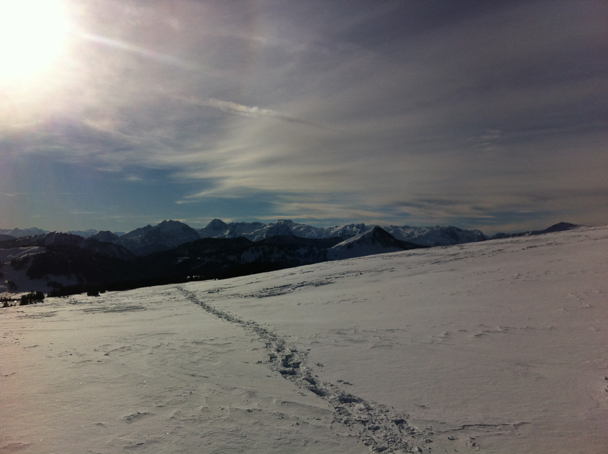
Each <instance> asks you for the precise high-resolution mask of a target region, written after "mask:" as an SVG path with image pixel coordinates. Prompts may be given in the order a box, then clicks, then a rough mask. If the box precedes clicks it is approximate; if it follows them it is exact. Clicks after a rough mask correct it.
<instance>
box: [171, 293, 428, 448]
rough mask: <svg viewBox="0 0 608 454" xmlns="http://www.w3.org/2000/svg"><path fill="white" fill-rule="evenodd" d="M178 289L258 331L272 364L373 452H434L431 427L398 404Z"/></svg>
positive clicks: (234, 320) (238, 321)
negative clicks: (351, 385) (337, 379)
mask: <svg viewBox="0 0 608 454" xmlns="http://www.w3.org/2000/svg"><path fill="white" fill-rule="evenodd" d="M177 289H178V290H179V291H180V292H181V293H182V294H183V295H184V296H185V297H186V299H188V300H189V301H191V302H193V303H194V304H197V305H198V306H200V307H201V308H202V309H203V310H205V311H206V312H208V313H210V314H212V315H214V316H216V317H218V318H220V319H222V320H225V321H227V322H230V323H233V324H237V325H240V326H242V327H243V328H245V329H247V330H249V331H251V332H253V333H254V334H256V335H257V336H258V337H259V338H260V339H261V340H262V341H263V342H264V344H265V348H266V350H267V351H268V366H269V368H270V369H271V370H273V371H276V372H278V373H280V374H281V376H282V377H283V378H285V379H287V380H290V381H292V382H293V383H295V384H296V385H297V386H298V387H300V388H302V389H307V390H308V391H310V392H312V393H314V394H316V395H317V396H319V397H320V398H322V399H324V400H326V401H327V402H328V403H329V405H330V406H331V407H332V408H333V411H334V421H335V422H337V423H339V424H342V425H344V426H345V427H346V428H347V429H348V430H349V431H350V432H351V433H352V434H353V435H355V436H356V437H358V439H359V440H361V442H362V443H363V444H365V445H366V446H368V447H369V448H370V451H371V452H385V453H429V454H430V453H431V452H432V448H431V443H432V441H433V440H432V438H431V437H432V435H433V434H434V432H433V431H432V430H431V429H424V430H420V429H418V428H415V427H413V426H411V425H409V424H408V419H409V415H407V414H404V413H400V412H398V411H396V410H395V409H394V408H391V407H388V406H386V405H382V404H378V403H375V402H369V401H366V400H364V399H362V398H360V397H357V396H354V395H352V394H349V393H347V392H345V391H344V390H343V389H341V387H340V386H339V385H337V384H334V383H328V382H324V381H320V380H319V379H318V376H317V375H315V373H314V370H313V369H312V368H311V367H309V366H308V365H307V361H306V360H307V356H308V354H307V352H304V351H301V350H299V349H298V348H297V347H296V346H294V345H289V344H288V343H287V342H286V341H285V339H284V338H282V337H280V336H278V335H277V334H275V333H273V332H271V331H269V330H268V329H266V328H264V327H262V326H260V325H259V324H258V323H256V322H254V321H250V320H243V319H241V318H239V317H236V316H234V315H232V314H229V313H228V312H224V311H221V310H219V309H217V308H215V307H213V306H211V305H209V304H207V303H205V302H204V301H202V300H200V299H199V298H198V297H197V296H196V295H195V294H194V293H193V292H190V291H188V290H186V289H185V288H183V287H182V286H178V287H177Z"/></svg>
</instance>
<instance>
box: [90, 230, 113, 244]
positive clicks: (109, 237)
mask: <svg viewBox="0 0 608 454" xmlns="http://www.w3.org/2000/svg"><path fill="white" fill-rule="evenodd" d="M89 238H91V239H93V240H97V241H101V242H103V243H115V242H116V241H118V239H119V238H120V237H119V236H118V235H116V234H115V233H112V232H110V231H109V230H103V231H101V232H97V233H96V234H94V235H92V236H90V237H89Z"/></svg>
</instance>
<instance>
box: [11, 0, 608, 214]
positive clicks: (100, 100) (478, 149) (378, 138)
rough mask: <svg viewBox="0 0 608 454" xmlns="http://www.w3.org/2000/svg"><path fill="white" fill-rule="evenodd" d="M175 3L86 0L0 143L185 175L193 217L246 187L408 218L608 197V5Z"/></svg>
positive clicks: (300, 205) (556, 207)
mask: <svg viewBox="0 0 608 454" xmlns="http://www.w3.org/2000/svg"><path fill="white" fill-rule="evenodd" d="M182 3H183V5H182V4H181V3H178V4H174V3H172V2H168V1H163V0H160V1H157V2H150V3H147V2H142V3H140V4H138V5H137V8H136V9H137V11H136V12H133V11H131V10H129V11H126V10H125V7H124V5H123V4H122V3H121V2H118V1H114V0H112V1H109V2H102V3H100V4H96V6H89V7H88V8H90V9H91V11H90V12H89V13H90V15H91V17H93V18H95V20H91V21H90V23H89V28H90V30H89V29H87V28H86V27H84V29H85V30H87V31H86V33H89V35H87V38H86V39H80V40H79V41H77V44H75V49H76V51H74V52H75V53H74V55H72V57H71V59H68V60H66V62H65V63H66V64H64V65H63V66H62V67H61V70H60V72H59V73H57V75H56V76H55V78H53V79H49V81H48V84H47V86H46V88H44V89H43V88H40V87H38V88H37V90H34V91H31V92H26V91H22V92H19V93H14V94H7V96H8V98H7V99H9V101H10V102H6V103H0V131H1V135H0V154H1V155H2V156H4V157H6V156H10V159H11V160H13V161H14V162H19V160H23V159H25V157H26V156H34V155H35V156H45V157H47V158H50V157H52V158H53V159H54V160H56V161H57V162H64V163H72V164H74V165H78V166H82V167H86V168H91V169H94V170H95V171H97V172H99V173H100V174H102V176H99V178H100V181H107V180H104V179H105V178H109V177H108V176H106V174H115V175H116V174H118V175H119V176H118V178H119V179H120V180H121V181H123V182H124V181H126V183H132V190H134V191H141V188H142V187H144V186H145V185H146V184H148V183H151V177H150V175H151V174H152V173H154V172H158V173H159V174H162V176H159V177H158V181H155V184H156V183H158V185H157V186H154V187H152V185H151V186H150V188H151V189H150V191H157V192H151V193H150V197H152V195H153V194H154V195H155V196H156V197H157V198H158V197H159V196H160V195H162V189H161V188H162V185H163V184H165V185H168V186H169V185H170V186H171V187H172V188H173V187H177V186H176V185H181V186H179V187H180V189H179V190H177V189H176V190H175V193H176V194H177V195H176V197H175V199H174V201H173V202H172V203H173V205H175V206H176V207H177V209H178V210H182V211H180V217H182V218H186V217H189V218H195V217H196V216H195V215H194V214H192V213H195V211H197V210H199V211H200V210H210V211H211V210H212V211H213V212H214V216H217V217H221V216H222V215H225V216H226V217H232V218H237V217H238V213H235V212H234V211H231V208H230V207H231V206H235V205H237V203H238V202H239V201H243V200H247V202H248V203H250V202H251V203H252V204H255V202H253V201H254V200H257V201H260V200H262V201H263V202H259V203H260V205H255V206H256V207H260V210H263V211H259V214H258V216H259V217H260V218H266V217H268V216H277V217H288V216H292V217H297V218H298V219H311V220H312V219H319V220H323V219H325V220H327V219H337V218H343V219H345V220H356V219H357V218H361V219H376V220H377V219H380V218H382V217H383V216H384V217H385V218H386V219H397V218H398V217H400V216H401V217H402V218H403V219H407V221H408V222H410V223H412V224H416V223H427V222H433V223H445V222H450V223H455V224H459V223H460V222H466V223H468V224H469V225H473V224H475V223H476V222H477V223H479V225H494V222H500V223H505V225H507V224H508V225H512V223H509V222H507V221H506V219H507V218H508V216H509V215H510V216H512V217H513V219H515V218H517V219H518V221H517V222H520V223H524V222H527V220H528V219H530V218H532V217H534V216H537V217H538V218H539V219H541V218H542V220H543V222H544V220H548V219H549V218H551V217H557V216H560V217H563V219H558V220H568V219H566V218H569V219H570V218H571V217H575V216H576V217H577V219H571V220H573V221H575V222H576V221H578V222H590V221H589V220H594V222H598V220H599V219H604V217H602V216H601V215H599V214H598V213H606V212H608V201H606V200H602V198H601V197H600V196H598V195H597V194H601V193H604V191H606V190H607V189H608V183H607V182H606V178H605V171H604V169H606V168H608V155H607V154H606V149H605V143H606V142H607V139H608V134H607V132H606V131H607V130H606V118H608V111H607V108H606V103H605V102H603V100H604V99H605V97H606V95H607V94H608V93H607V92H606V87H607V86H608V85H607V84H606V80H607V77H608V76H607V75H606V68H605V59H602V58H599V56H601V55H605V54H606V52H608V48H607V46H608V44H606V43H608V32H607V31H606V27H605V24H604V23H603V22H602V20H601V17H602V16H601V14H598V11H600V10H601V8H600V7H599V3H598V2H595V1H590V2H585V3H584V4H581V5H577V6H574V5H573V4H572V2H569V1H561V0H559V1H555V2H549V3H547V2H543V1H530V2H508V3H500V4H498V3H496V4H494V3H492V4H490V3H488V4H486V5H485V6H480V4H478V2H472V3H470V4H469V3H466V2H464V3H463V2H458V8H456V7H455V6H449V5H444V6H443V7H444V8H446V10H445V14H437V10H436V9H435V7H431V6H428V5H426V4H424V5H423V4H414V3H412V2H387V3H383V5H382V6H374V8H369V5H368V4H367V3H365V2H359V1H358V0H355V1H354V2H346V1H342V0H338V1H337V2H319V3H318V4H316V7H315V8H311V7H310V2H309V1H305V2H303V3H301V4H294V5H289V6H288V7H287V6H285V5H284V4H283V3H279V2H274V1H270V2H250V3H249V2H246V3H247V5H246V6H242V8H239V9H238V10H237V9H236V8H235V7H234V4H232V3H230V2H210V1H201V2H182ZM465 3H466V5H465ZM85 10H86V8H85ZM84 16H85V17H88V16H87V15H86V14H85V15H84ZM117 17H120V18H121V20H120V21H118V22H117V21H116V20H115V19H116V18H117ZM102 36H103V37H104V38H100V37H102ZM152 49H153V50H152ZM185 62H188V63H185ZM40 105H42V106H44V109H40V108H38V109H34V108H32V106H40ZM8 106H10V109H9V107H8ZM7 124H10V125H13V127H11V128H7V127H6V125H7ZM15 125H20V126H19V128H17V127H14V126H15ZM6 159H8V158H6ZM133 188H135V189H133ZM2 189H3V191H5V192H6V193H13V192H15V193H16V192H18V191H17V190H16V189H15V188H12V187H6V188H5V187H4V186H3V187H2ZM100 192H101V191H100ZM138 194H139V193H138ZM556 194H559V197H556ZM607 200H608V199H607ZM175 202H177V203H175ZM145 205H146V204H142V206H145ZM147 205H149V204H147ZM222 207H223V208H222ZM142 209H143V208H142ZM182 213H190V215H187V214H183V215H182ZM522 213H524V214H522ZM156 215H158V216H160V215H159V214H158V213H154V216H156ZM142 216H144V215H143V214H142ZM521 216H528V217H527V218H526V219H523V218H522V217H521ZM144 218H145V216H144ZM146 219H148V218H146ZM391 222H392V221H391ZM395 222H398V220H396V221H395ZM539 222H540V221H539ZM606 222H608V218H606Z"/></svg>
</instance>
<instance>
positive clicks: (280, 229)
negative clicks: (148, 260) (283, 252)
mask: <svg viewBox="0 0 608 454" xmlns="http://www.w3.org/2000/svg"><path fill="white" fill-rule="evenodd" d="M374 227H380V228H382V229H384V230H385V231H386V232H388V233H390V234H391V235H392V236H394V237H395V238H396V239H398V240H402V241H409V242H412V243H415V244H419V245H421V246H448V245H452V244H460V243H471V242H475V241H484V240H487V239H488V237H486V236H485V235H484V234H483V233H482V232H480V231H479V230H463V229H459V228H457V227H452V226H450V227H440V226H435V227H410V226H394V225H391V226H388V227H385V226H379V225H375V224H372V225H366V224H362V223H360V224H346V225H342V226H334V227H313V226H310V225H306V224H298V223H295V222H293V221H290V220H287V219H281V220H279V221H278V222H276V223H269V224H262V223H260V222H251V223H247V222H236V223H228V224H227V223H225V222H223V221H221V220H219V219H214V220H213V221H211V222H210V223H209V225H207V226H206V227H205V228H203V229H199V230H198V233H199V235H200V236H201V238H236V237H239V236H242V237H245V238H247V239H249V240H251V241H260V240H262V239H264V238H268V237H270V236H273V235H286V234H291V235H294V236H298V237H301V238H333V237H342V238H350V237H353V236H356V235H359V234H361V233H365V232H367V231H370V230H372V229H373V228H374Z"/></svg>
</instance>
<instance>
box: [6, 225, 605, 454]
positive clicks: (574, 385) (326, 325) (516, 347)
mask: <svg viewBox="0 0 608 454" xmlns="http://www.w3.org/2000/svg"><path fill="white" fill-rule="evenodd" d="M607 251H608V227H598V228H581V229H577V230H572V231H566V232H558V233H552V234H547V235H543V236H535V237H520V238H509V239H503V240H494V241H486V242H481V243H469V244H464V245H457V246H450V247H440V248H432V249H422V250H413V251H405V252H398V253H392V254H382V255H375V256H368V257H364V258H359V259H349V260H342V261H336V262H325V263H320V264H316V265H311V266H305V267H299V268H292V269H288V270H282V271H277V272H273V273H265V274H258V275H252V276H245V277H240V278H235V279H229V280H223V281H203V282H192V283H188V284H183V285H181V286H165V287H151V288H147V289H138V290H134V291H129V292H121V293H106V294H103V295H102V296H101V297H99V298H93V297H86V296H84V295H78V296H73V297H70V298H65V299H47V300H46V302H45V303H43V304H39V305H36V306H24V307H13V308H6V309H2V310H1V311H0V318H1V321H2V323H1V325H0V349H1V350H2V362H1V363H0V389H1V390H2V391H1V393H0V408H2V416H3V418H2V423H1V424H0V437H1V440H0V453H5V452H6V453H8V452H20V453H21V452H23V453H49V452H74V453H77V452H78V453H80V452H103V453H118V452H124V451H133V452H185V453H200V452H205V453H233V452H234V453H236V452H259V453H284V452H290V453H345V452H348V453H364V452H370V451H371V449H374V448H375V449H377V450H380V449H382V448H387V449H386V450H385V451H384V452H425V453H431V452H432V453H445V452H459V453H472V452H482V453H504V454H512V453H525V452H530V453H552V454H555V453H558V454H559V453H578V454H600V453H602V454H603V453H605V452H606V447H607V446H608V392H606V391H607V389H608V350H606V345H607V344H608V324H607V318H608V300H607V295H608V281H607V280H606V273H607V271H608V257H607V256H606V252H607ZM366 444H367V445H369V446H367V445H366Z"/></svg>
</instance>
